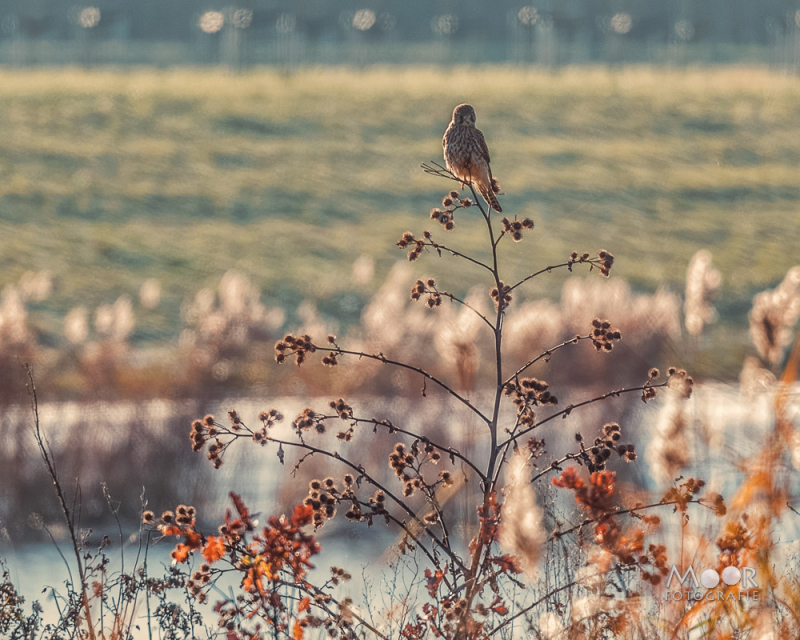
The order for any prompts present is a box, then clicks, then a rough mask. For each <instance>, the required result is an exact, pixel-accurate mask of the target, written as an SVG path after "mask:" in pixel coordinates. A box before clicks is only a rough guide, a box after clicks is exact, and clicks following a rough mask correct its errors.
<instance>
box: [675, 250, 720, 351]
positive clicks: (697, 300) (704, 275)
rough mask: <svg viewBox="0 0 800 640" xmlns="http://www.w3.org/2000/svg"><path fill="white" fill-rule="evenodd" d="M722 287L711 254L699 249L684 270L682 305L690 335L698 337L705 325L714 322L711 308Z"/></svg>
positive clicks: (714, 313)
mask: <svg viewBox="0 0 800 640" xmlns="http://www.w3.org/2000/svg"><path fill="white" fill-rule="evenodd" d="M721 285H722V274H721V273H720V272H719V271H718V270H717V269H715V268H714V267H713V265H712V261H711V252H709V251H707V250H705V249H701V250H700V251H698V252H697V253H695V254H694V256H693V257H692V259H691V260H690V261H689V266H688V268H687V269H686V297H685V300H684V303H683V315H684V322H685V324H686V331H688V332H689V334H690V335H693V336H699V335H700V334H701V333H702V332H703V329H704V327H705V326H706V325H707V324H710V323H712V322H714V320H715V319H716V316H717V314H716V311H715V309H714V307H713V306H712V302H713V300H714V298H716V296H717V294H718V293H719V289H720V286H721Z"/></svg>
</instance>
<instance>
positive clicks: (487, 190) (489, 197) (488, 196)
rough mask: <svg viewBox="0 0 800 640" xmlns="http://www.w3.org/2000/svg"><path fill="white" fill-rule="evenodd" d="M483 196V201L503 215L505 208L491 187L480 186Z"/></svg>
mask: <svg viewBox="0 0 800 640" xmlns="http://www.w3.org/2000/svg"><path fill="white" fill-rule="evenodd" d="M480 191H481V195H482V196H483V199H484V200H486V202H487V203H489V206H490V207H491V208H492V209H494V210H495V211H497V213H503V208H502V207H501V206H500V203H499V202H498V201H497V196H496V195H495V194H494V190H493V189H492V187H491V185H484V184H482V185H480Z"/></svg>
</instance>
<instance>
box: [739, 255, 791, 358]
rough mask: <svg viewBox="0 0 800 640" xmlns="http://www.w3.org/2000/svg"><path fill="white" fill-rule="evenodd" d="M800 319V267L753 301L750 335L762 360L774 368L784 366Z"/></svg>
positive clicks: (788, 273)
mask: <svg viewBox="0 0 800 640" xmlns="http://www.w3.org/2000/svg"><path fill="white" fill-rule="evenodd" d="M798 318H800V266H797V267H793V268H791V269H789V271H788V272H787V274H786V277H784V279H783V281H782V282H781V283H780V284H779V285H778V286H777V287H776V288H775V289H772V290H770V291H762V292H761V293H759V294H757V295H756V296H755V298H753V309H752V311H750V335H751V337H752V338H753V344H755V346H756V349H758V354H759V355H760V356H761V358H762V359H763V360H764V361H766V362H767V363H769V364H771V365H777V364H779V363H780V361H781V358H782V357H783V352H784V350H785V349H786V347H787V346H788V345H789V344H790V343H791V339H792V333H791V330H792V327H794V325H795V324H796V323H797V320H798Z"/></svg>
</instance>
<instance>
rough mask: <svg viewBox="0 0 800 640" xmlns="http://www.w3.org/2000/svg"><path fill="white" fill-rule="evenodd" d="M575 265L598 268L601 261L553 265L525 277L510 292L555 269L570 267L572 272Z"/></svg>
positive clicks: (578, 261)
mask: <svg viewBox="0 0 800 640" xmlns="http://www.w3.org/2000/svg"><path fill="white" fill-rule="evenodd" d="M574 264H590V265H593V266H597V265H599V264H600V261H599V260H597V259H596V258H592V259H591V260H570V261H568V262H562V263H561V264H553V265H550V266H549V267H545V268H544V269H539V271H536V272H534V273H532V274H531V275H529V276H526V277H524V278H523V279H522V280H520V281H519V282H517V284H515V285H513V286H512V287H511V289H510V291H513V290H514V289H516V288H517V287H518V286H520V285H521V284H525V283H526V282H527V281H528V280H531V279H532V278H535V277H536V276H540V275H542V274H543V273H550V272H551V271H552V270H553V269H560V268H562V267H569V268H570V270H571V269H572V265H574Z"/></svg>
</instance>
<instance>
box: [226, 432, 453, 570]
mask: <svg viewBox="0 0 800 640" xmlns="http://www.w3.org/2000/svg"><path fill="white" fill-rule="evenodd" d="M234 435H237V437H243V436H239V435H238V434H234ZM267 440H268V441H270V442H275V443H277V444H281V445H286V446H288V447H297V448H299V449H305V450H306V451H311V452H313V453H318V454H320V455H322V456H326V457H328V458H333V459H334V460H338V461H339V462H341V463H342V464H344V465H346V466H348V467H350V468H351V469H353V471H356V472H358V474H359V475H360V476H362V477H363V478H364V479H365V480H366V481H367V482H369V483H370V484H371V485H373V486H374V487H376V488H378V489H380V490H381V491H383V492H384V493H385V494H386V495H387V496H388V497H389V498H391V499H392V500H393V501H394V502H395V504H397V505H398V506H399V507H400V508H401V509H403V511H405V512H406V513H407V514H408V515H410V516H411V517H412V518H413V519H414V520H415V521H417V523H418V524H419V525H420V526H421V527H422V529H423V530H424V531H425V533H427V534H428V536H430V538H431V540H433V541H434V542H435V543H436V544H437V545H438V546H439V548H440V549H441V550H442V551H443V552H444V553H445V554H447V556H448V557H449V558H450V559H451V560H453V561H454V562H456V564H458V565H459V566H460V567H462V568H464V565H463V564H462V562H461V560H460V559H458V557H457V556H456V555H455V554H454V553H453V552H452V551H451V550H450V549H449V548H448V547H447V546H446V545H445V544H444V543H443V542H442V541H441V540H440V539H439V538H438V537H437V535H436V534H435V533H434V532H433V531H431V530H430V528H429V527H428V526H427V525H426V524H425V523H424V522H423V521H422V520H420V519H419V518H417V515H416V514H415V513H414V512H413V511H412V510H411V508H410V507H409V506H408V505H407V504H406V503H405V502H403V501H402V500H400V499H399V498H398V497H397V496H396V495H394V493H392V492H391V491H389V490H388V489H387V488H386V487H384V486H383V485H382V484H381V483H380V482H378V481H377V480H376V479H375V478H373V477H372V476H370V475H369V474H368V473H367V472H366V470H365V469H364V467H363V466H362V465H357V464H355V463H354V462H351V461H350V460H348V459H347V458H343V457H342V456H340V455H339V453H338V452H337V451H334V452H332V453H331V452H330V451H326V450H325V449H320V448H319V447H315V446H313V445H310V444H307V443H305V442H295V441H293V440H282V439H279V438H273V437H272V436H267ZM388 515H389V516H390V517H391V514H388ZM395 521H396V522H397V523H398V524H400V521H399V520H396V519H395ZM403 528H404V530H405V531H406V532H407V533H408V530H407V529H406V528H405V527H403ZM420 546H421V548H422V549H423V550H425V547H424V546H422V545H420ZM428 556H429V557H430V558H431V560H433V561H434V562H435V559H434V558H433V557H432V556H431V555H430V554H428Z"/></svg>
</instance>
